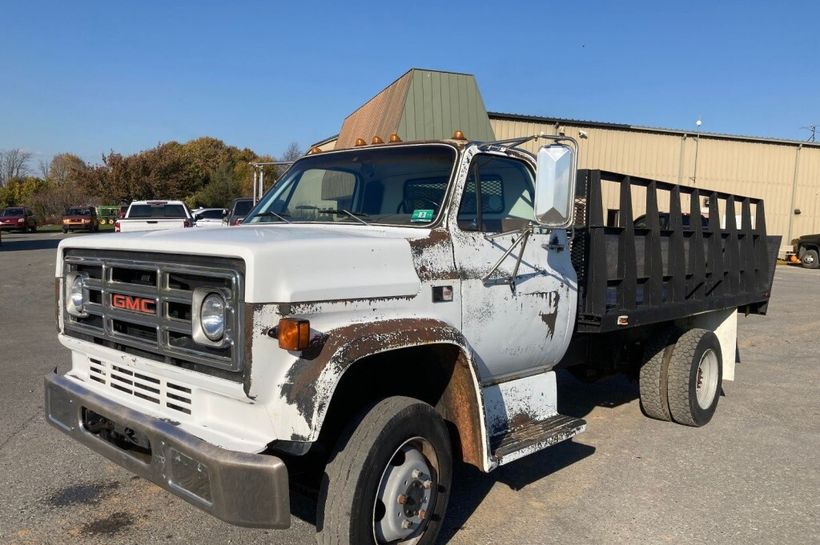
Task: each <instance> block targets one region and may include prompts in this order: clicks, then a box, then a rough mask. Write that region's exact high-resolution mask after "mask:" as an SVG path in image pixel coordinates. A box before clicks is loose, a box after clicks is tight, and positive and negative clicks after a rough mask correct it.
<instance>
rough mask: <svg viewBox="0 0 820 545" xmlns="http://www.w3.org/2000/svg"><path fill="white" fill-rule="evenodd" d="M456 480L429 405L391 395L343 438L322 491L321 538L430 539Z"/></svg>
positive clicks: (325, 542)
mask: <svg viewBox="0 0 820 545" xmlns="http://www.w3.org/2000/svg"><path fill="white" fill-rule="evenodd" d="M451 481H452V453H451V446H450V437H449V433H448V431H447V427H446V426H445V424H444V422H443V420H442V419H441V417H440V416H439V415H438V413H436V411H435V409H433V408H432V407H431V406H430V405H428V404H426V403H422V402H420V401H418V400H416V399H412V398H407V397H391V398H388V399H385V400H383V401H380V402H379V403H377V404H375V405H373V406H372V407H370V408H369V409H368V410H367V411H365V412H364V413H362V414H361V415H360V416H359V418H357V419H356V420H355V421H354V422H353V423H352V424H350V425H349V426H348V427H347V429H345V430H344V431H343V432H342V434H341V437H340V438H339V440H338V442H337V445H336V448H335V450H334V453H333V455H332V457H331V460H330V462H329V463H328V464H327V466H326V468H325V475H324V478H323V479H322V486H321V489H320V491H319V506H320V507H319V509H320V513H319V517H318V519H319V524H318V526H319V528H318V529H319V534H318V535H317V541H318V542H319V544H320V545H375V544H386V543H396V544H406V545H432V544H433V543H435V540H436V537H437V536H438V533H439V531H440V530H441V524H442V521H443V519H444V514H445V511H446V510H447V501H448V500H449V497H450V484H451Z"/></svg>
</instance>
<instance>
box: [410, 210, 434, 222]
mask: <svg viewBox="0 0 820 545" xmlns="http://www.w3.org/2000/svg"><path fill="white" fill-rule="evenodd" d="M435 213H436V211H435V210H425V209H416V210H413V214H412V215H411V216H410V221H418V222H425V223H426V222H430V221H433V216H434V215H435Z"/></svg>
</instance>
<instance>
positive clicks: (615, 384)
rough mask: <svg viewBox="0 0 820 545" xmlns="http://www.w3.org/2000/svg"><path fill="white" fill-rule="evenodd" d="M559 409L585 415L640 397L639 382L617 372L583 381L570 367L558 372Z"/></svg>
mask: <svg viewBox="0 0 820 545" xmlns="http://www.w3.org/2000/svg"><path fill="white" fill-rule="evenodd" d="M556 382H557V385H558V412H560V413H561V414H565V415H568V416H575V417H578V418H583V417H584V416H586V415H588V414H589V413H590V412H592V410H593V409H595V408H596V407H606V408H608V409H612V408H614V407H618V406H620V405H624V404H626V403H631V402H632V401H634V400H636V399H638V397H639V396H640V391H639V390H638V382H637V381H635V380H632V379H630V378H629V377H627V376H626V375H623V374H617V375H614V376H612V377H608V378H605V379H602V380H600V381H598V382H592V383H587V382H582V381H580V380H578V379H577V378H575V377H574V376H572V374H571V373H570V372H569V371H567V370H564V369H562V370H559V371H558V372H557V379H556Z"/></svg>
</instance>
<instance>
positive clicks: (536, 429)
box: [490, 414, 587, 466]
mask: <svg viewBox="0 0 820 545" xmlns="http://www.w3.org/2000/svg"><path fill="white" fill-rule="evenodd" d="M586 427H587V423H586V420H584V419H583V418H575V417H574V416H564V415H563V414H557V415H555V416H551V417H550V418H547V419H546V420H541V421H538V422H532V423H530V424H525V425H524V426H521V427H520V428H516V429H515V430H512V431H510V432H507V433H503V434H500V435H497V436H495V437H493V438H491V439H490V450H491V451H492V453H493V454H492V458H493V460H495V461H496V462H497V463H498V465H501V466H503V465H504V464H507V463H509V462H512V461H514V460H518V459H519V458H523V457H524V456H527V455H528V454H532V453H534V452H538V451H539V450H543V449H545V448H547V447H550V446H552V445H554V444H556V443H560V442H561V441H566V440H567V439H569V438H571V437H574V436H575V435H578V434H579V433H581V432H582V431H584V430H585V429H586Z"/></svg>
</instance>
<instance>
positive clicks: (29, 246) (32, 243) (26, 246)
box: [0, 237, 60, 252]
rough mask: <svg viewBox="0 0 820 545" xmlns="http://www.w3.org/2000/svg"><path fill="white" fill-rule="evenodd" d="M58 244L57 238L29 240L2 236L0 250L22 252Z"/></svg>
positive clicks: (50, 248) (43, 248)
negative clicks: (10, 238)
mask: <svg viewBox="0 0 820 545" xmlns="http://www.w3.org/2000/svg"><path fill="white" fill-rule="evenodd" d="M59 244H60V239H59V238H37V239H31V240H21V239H12V240H9V239H7V238H6V237H3V241H2V243H0V252H24V251H26V250H53V249H54V248H56V247H57V245H59Z"/></svg>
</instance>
